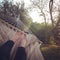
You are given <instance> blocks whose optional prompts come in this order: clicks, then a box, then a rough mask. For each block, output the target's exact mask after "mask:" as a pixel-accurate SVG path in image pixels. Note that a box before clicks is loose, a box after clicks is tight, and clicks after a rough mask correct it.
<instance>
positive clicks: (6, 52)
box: [0, 30, 26, 60]
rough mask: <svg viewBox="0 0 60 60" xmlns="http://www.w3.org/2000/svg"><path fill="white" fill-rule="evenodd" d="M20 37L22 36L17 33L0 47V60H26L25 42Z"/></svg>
mask: <svg viewBox="0 0 60 60" xmlns="http://www.w3.org/2000/svg"><path fill="white" fill-rule="evenodd" d="M0 32H1V30H0ZM3 34H4V33H3V32H2V35H3ZM3 36H4V35H3ZM5 36H6V35H5ZM22 36H23V37H24V34H23V33H20V32H19V33H18V34H16V36H12V38H11V39H10V40H7V41H6V42H5V43H4V44H2V45H1V46H0V60H26V51H25V44H26V40H25V39H23V37H22ZM24 38H25V37H24ZM15 48H16V49H15Z"/></svg>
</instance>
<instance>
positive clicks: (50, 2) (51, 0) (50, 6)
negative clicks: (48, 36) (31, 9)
mask: <svg viewBox="0 0 60 60" xmlns="http://www.w3.org/2000/svg"><path fill="white" fill-rule="evenodd" d="M49 9H50V16H51V22H52V27H54V20H53V17H52V9H53V0H50V1H49Z"/></svg>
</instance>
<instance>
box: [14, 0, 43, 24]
mask: <svg viewBox="0 0 60 60" xmlns="http://www.w3.org/2000/svg"><path fill="white" fill-rule="evenodd" d="M16 1H17V0H14V2H16ZM19 1H20V0H18V1H17V2H19ZM24 2H25V7H29V5H31V2H30V0H24ZM29 15H30V16H31V17H32V19H33V22H37V23H43V22H44V18H43V16H39V13H38V12H37V10H36V9H35V10H34V9H33V10H32V11H30V12H29Z"/></svg>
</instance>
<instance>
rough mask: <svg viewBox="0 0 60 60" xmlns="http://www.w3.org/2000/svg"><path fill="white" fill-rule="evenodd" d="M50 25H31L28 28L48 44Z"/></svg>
mask: <svg viewBox="0 0 60 60" xmlns="http://www.w3.org/2000/svg"><path fill="white" fill-rule="evenodd" d="M51 28H52V27H51V25H49V24H46V26H45V23H41V24H39V23H33V24H32V25H31V27H30V29H31V31H32V32H33V33H34V34H35V35H36V36H37V37H38V38H39V39H40V40H41V41H43V42H44V43H49V38H50V35H51V34H50V31H51Z"/></svg>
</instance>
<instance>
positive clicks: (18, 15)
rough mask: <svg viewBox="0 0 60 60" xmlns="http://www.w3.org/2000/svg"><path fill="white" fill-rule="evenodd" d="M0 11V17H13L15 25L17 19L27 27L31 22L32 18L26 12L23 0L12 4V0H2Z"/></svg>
mask: <svg viewBox="0 0 60 60" xmlns="http://www.w3.org/2000/svg"><path fill="white" fill-rule="evenodd" d="M0 13H1V15H0V17H2V18H4V17H5V16H6V17H7V16H9V17H10V18H11V17H13V18H15V20H16V22H17V25H18V24H19V20H20V22H21V21H22V22H23V24H24V27H27V28H29V27H30V24H31V23H32V19H31V17H30V16H29V14H28V10H27V9H26V8H25V3H24V1H22V2H21V3H20V2H19V3H16V4H14V3H13V0H12V1H9V0H3V2H2V4H1V5H0ZM10 18H9V19H10Z"/></svg>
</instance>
